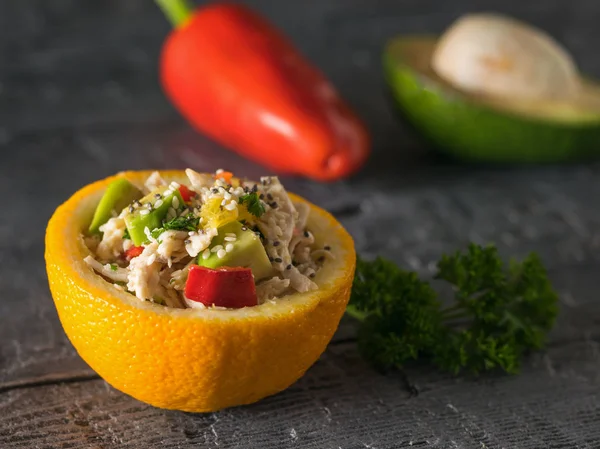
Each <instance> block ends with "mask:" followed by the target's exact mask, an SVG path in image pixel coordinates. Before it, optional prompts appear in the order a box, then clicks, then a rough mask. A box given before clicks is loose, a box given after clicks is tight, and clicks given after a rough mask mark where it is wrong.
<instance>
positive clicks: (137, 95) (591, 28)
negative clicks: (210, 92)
mask: <svg viewBox="0 0 600 449" xmlns="http://www.w3.org/2000/svg"><path fill="white" fill-rule="evenodd" d="M252 4H253V5H254V6H256V7H257V8H258V9H259V10H260V11H262V12H264V13H265V14H266V15H267V16H269V17H270V18H271V19H273V20H274V21H275V22H276V23H277V24H278V25H279V26H280V27H282V28H284V29H285V30H286V31H287V33H289V35H290V36H291V38H292V39H293V40H294V41H295V42H296V43H297V44H298V46H299V47H300V48H301V49H302V50H303V51H304V52H305V53H306V54H307V55H308V56H309V57H310V58H311V59H312V60H313V61H314V62H315V63H317V64H319V65H320V66H321V67H322V68H323V70H324V71H325V72H326V73H327V75H328V76H329V77H330V78H331V79H332V80H333V81H334V82H335V84H336V85H337V86H338V87H339V89H340V90H341V91H342V93H343V94H344V95H345V96H346V97H347V98H348V100H349V101H350V102H351V103H352V105H353V106H354V107H355V108H356V109H357V110H358V111H360V113H361V115H362V116H363V117H364V118H365V120H366V121H367V122H368V124H369V126H370V129H371V131H372V133H373V136H374V139H375V151H374V155H373V158H372V159H371V161H370V162H369V164H368V166H367V167H366V169H365V170H364V171H363V172H362V173H361V174H360V175H358V176H357V177H355V178H353V179H352V180H349V181H346V182H340V183H336V184H332V185H322V184H316V183H313V182H308V181H304V180H298V179H286V180H285V181H286V183H287V185H289V186H290V188H291V189H292V190H295V191H297V192H298V193H300V194H303V195H305V196H307V197H309V198H310V199H312V200H314V201H315V202H317V203H319V204H320V205H322V206H324V207H327V208H329V209H330V210H331V211H332V212H333V213H334V214H336V215H337V216H338V217H339V219H340V220H342V222H343V223H344V224H345V225H346V226H347V228H348V229H349V231H350V232H351V233H352V234H353V236H354V237H355V239H356V243H357V247H358V250H359V251H360V252H361V253H363V254H364V255H365V256H373V255H375V254H381V255H384V256H388V257H390V258H393V259H394V260H396V261H397V262H398V263H400V264H402V265H403V266H405V267H410V268H413V269H415V270H418V271H419V272H421V273H423V274H425V275H427V274H428V273H430V271H431V266H432V263H433V261H435V260H437V258H438V257H439V256H440V255H441V254H442V253H443V252H447V251H453V250H455V249H459V248H462V247H464V245H465V244H466V243H467V242H468V241H475V242H495V243H497V244H498V246H499V247H500V249H501V251H502V253H503V254H504V255H506V256H509V255H516V256H521V255H523V254H525V253H526V252H528V251H531V250H535V251H537V252H539V253H540V255H541V256H542V257H543V259H544V261H545V263H546V264H547V266H548V268H549V269H550V271H551V276H552V279H553V281H554V283H555V285H556V287H557V289H558V290H559V291H560V294H561V309H562V310H561V315H560V320H559V324H558V326H557V328H556V330H555V331H554V332H553V334H552V338H551V344H550V345H549V347H548V350H547V351H546V352H544V353H540V354H536V355H534V356H533V357H531V358H529V359H528V360H527V361H526V363H525V366H524V369H523V373H522V374H521V375H518V376H515V377H506V376H493V377H485V378H483V379H480V380H477V381H474V380H467V379H464V378H458V379H456V378H452V377H449V376H445V375H441V374H438V373H436V372H434V371H428V370H426V369H424V368H410V369H407V371H406V373H405V375H406V377H407V379H408V381H409V382H410V383H412V384H414V385H416V386H417V387H418V389H419V391H420V393H419V394H418V395H417V396H411V395H410V392H409V391H407V389H406V386H405V383H404V382H403V379H402V376H401V375H400V374H390V375H387V376H383V375H380V374H377V373H376V372H375V371H373V370H372V369H371V368H370V367H369V366H368V365H367V364H366V363H365V362H363V361H362V360H361V358H360V357H359V355H358V353H357V350H356V345H355V342H354V332H355V328H354V326H353V323H352V322H350V321H349V320H344V321H343V322H342V324H341V326H340V329H339V331H338V333H337V334H336V336H335V337H334V340H333V342H332V343H331V345H330V346H329V349H328V350H327V352H326V353H325V354H324V355H323V356H322V357H321V359H320V360H319V361H318V362H317V363H316V364H315V366H314V367H313V368H311V369H310V370H309V371H308V373H307V374H306V376H305V377H304V378H303V379H301V380H300V381H299V382H298V383H297V384H295V385H293V386H292V387H290V388H289V389H288V390H287V391H285V392H283V393H281V394H278V395H276V396H274V397H271V398H268V399H265V400H263V401H261V402H259V403H257V404H255V405H252V406H246V407H241V408H236V409H230V410H226V411H223V412H220V413H213V414H205V415H194V414H189V413H178V412H170V411H163V410H159V409H155V408H152V407H150V406H147V405H145V404H143V403H140V402H138V401H136V400H133V399H131V398H130V397H128V396H126V395H124V394H122V393H120V392H118V391H116V390H114V389H112V388H111V387H109V386H108V385H107V384H106V383H105V382H104V381H102V380H101V379H99V378H98V377H97V376H96V375H95V373H94V372H93V371H91V370H90V369H89V368H88V367H87V366H86V364H85V363H84V362H83V361H82V360H81V359H80V358H79V357H78V356H77V354H76V353H75V351H74V350H73V348H72V346H71V345H70V343H69V342H68V340H67V338H66V337H65V335H64V334H63V332H62V329H61V326H60V323H59V321H58V318H57V315H56V312H55V310H54V307H53V303H52V299H51V297H50V294H49V291H48V286H47V280H46V275H45V269H44V261H43V250H44V243H43V234H44V228H45V225H46V222H47V220H48V218H49V217H50V214H51V213H52V211H53V210H54V208H55V207H56V206H57V205H58V204H59V203H60V202H62V201H63V200H65V199H66V198H67V197H68V196H69V195H70V194H71V193H72V192H73V191H75V190H76V189H77V188H79V187H80V186H82V185H84V184H86V183H88V182H90V181H93V180H95V179H99V178H102V177H104V176H106V175H109V174H111V173H114V172H116V171H118V170H124V169H141V168H151V167H152V168H155V167H156V168H160V167H179V168H182V167H186V166H191V167H195V168H196V169H198V170H214V169H215V168H217V167H225V168H232V169H234V170H235V171H236V173H243V174H246V175H249V176H256V175H258V174H260V173H262V172H263V169H262V168H260V167H258V166H256V165H253V164H251V163H248V162H245V161H244V160H242V159H241V158H238V157H236V156H233V155H232V154H231V153H229V152H224V151H223V150H221V149H220V148H219V147H218V146H217V145H215V144H214V143H211V142H210V141H209V140H207V139H205V138H204V137H202V136H200V135H198V134H196V133H194V132H192V131H190V129H189V128H188V126H187V125H186V124H185V123H184V122H183V121H182V120H181V119H180V118H179V117H178V115H177V114H176V113H175V112H174V110H173V109H172V108H171V107H170V106H169V104H168V103H167V101H166V100H165V98H164V97H163V95H162V93H161V91H160V88H159V85H158V82H157V76H156V60H157V55H158V51H159V48H160V45H161V41H162V39H163V37H164V36H165V35H166V33H167V32H168V30H169V25H168V24H167V23H166V21H165V20H164V18H163V17H162V15H161V13H160V11H159V10H158V9H157V8H156V7H155V6H154V5H153V4H152V2H151V1H150V0H127V1H121V0H111V1H108V0H97V1H82V0H52V1H51V0H29V1H26V2H25V1H20V2H17V1H16V0H15V1H13V0H4V1H2V2H1V3H0V148H1V154H2V159H1V160H0V194H1V195H2V198H3V199H4V200H3V203H4V207H5V208H4V210H3V212H2V213H1V214H0V267H1V268H0V291H2V296H1V299H0V447H1V448H17V447H18V448H50V447H52V448H71V447H90V448H122V447H130V448H150V447H169V448H187V447H192V446H193V447H206V448H213V447H226V448H287V447H289V448H344V449H351V448H377V449H384V448H400V447H419V448H519V449H527V448H532V449H533V448H536V449H537V448H569V449H572V448H598V447H600V421H599V420H600V397H599V394H600V356H599V354H600V340H599V338H600V332H599V329H598V327H599V325H600V299H599V295H598V291H599V289H598V287H599V285H600V282H599V279H600V232H599V229H600V207H599V206H598V205H599V201H598V198H599V197H600V177H599V174H600V165H597V164H593V165H585V166H570V167H545V168H529V169H519V170H516V169H512V170H510V169H490V168H483V167H466V166H460V165H458V164H456V163H451V162H448V161H444V160H441V159H440V158H439V157H436V156H434V155H432V154H431V153H428V152H427V151H425V150H424V149H423V147H422V146H421V145H420V144H419V143H418V141H417V140H416V139H415V138H414V137H413V136H412V135H411V134H410V133H409V132H408V131H407V130H406V128H405V127H403V125H402V124H401V123H399V122H398V121H397V120H396V119H395V118H394V116H393V114H392V112H391V109H390V108H389V105H388V104H387V101H386V96H385V92H384V90H383V84H382V81H381V73H380V69H379V57H380V55H379V54H380V49H381V46H382V44H383V42H384V41H385V40H386V38H388V37H390V36H392V35H394V34H396V33H399V32H406V33H409V32H424V31H439V30H441V29H443V27H444V26H446V25H447V24H448V23H449V22H450V21H451V20H453V19H454V18H455V17H457V16H458V15H459V14H461V13H463V12H466V11H469V10H473V9H475V8H476V9H479V10H500V11H504V12H508V13H511V14H514V15H516V16H518V17H521V18H524V19H527V20H531V21H533V22H534V23H536V24H538V25H541V26H544V27H545V28H546V29H548V30H549V31H550V32H551V33H553V34H554V35H555V36H557V37H558V38H560V39H561V40H562V41H564V42H565V43H566V45H567V46H568V48H569V49H570V50H571V51H573V53H574V54H575V55H576V57H577V59H578V60H579V62H580V63H581V67H582V68H583V70H585V71H586V72H589V73H592V74H595V75H600V58H598V57H597V49H598V48H599V47H600V32H599V31H597V28H596V27H597V23H598V20H597V19H598V17H599V15H600V6H599V5H598V4H597V2H596V0H572V1H559V0H539V1H533V0H531V1H528V2H527V1H515V0H511V1H508V2H507V1H506V0H497V1H492V0H485V1H481V0H479V1H476V0H460V1H453V2H448V1H442V0H403V1H401V0H386V1H383V0H369V1H367V0H314V1H306V2H287V1H275V0H274V1H266V0H262V1H261V0H256V1H253V2H252ZM240 70H243V67H240Z"/></svg>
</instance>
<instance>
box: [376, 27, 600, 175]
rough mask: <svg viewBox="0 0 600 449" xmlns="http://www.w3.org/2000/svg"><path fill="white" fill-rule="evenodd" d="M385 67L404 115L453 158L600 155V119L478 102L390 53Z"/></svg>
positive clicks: (546, 159)
mask: <svg viewBox="0 0 600 449" xmlns="http://www.w3.org/2000/svg"><path fill="white" fill-rule="evenodd" d="M406 40H407V41H408V39H406ZM383 68H384V74H385V79H386V82H387V84H388V86H389V88H390V91H391V94H392V98H393V100H394V101H395V103H396V104H397V106H398V109H399V110H400V111H401V113H402V115H403V117H404V118H405V119H406V120H407V121H408V122H409V123H410V125H411V126H412V127H413V128H414V129H415V130H416V131H418V133H419V134H420V135H421V137H422V138H424V140H426V141H427V142H429V143H430V144H431V145H432V146H433V147H434V148H436V149H437V150H439V151H442V152H444V153H446V154H449V155H451V156H453V157H456V158H459V159H463V160H468V161H473V162H484V163H490V162H492V163H530V164H533V163H557V162H563V161H582V160H588V159H592V158H596V157H598V156H599V155H600V121H598V122H589V121H587V122H583V123H576V122H573V121H569V122H565V123H561V122H560V121H558V120H544V119H542V118H534V117H527V116H524V115H519V114H517V113H510V112H508V111H501V110H496V109H493V108H491V107H489V106H487V105H483V104H477V103H476V102H475V101H469V100H468V99H467V98H465V97H464V96H461V95H456V94H455V93H453V92H450V91H448V90H447V89H446V88H445V87H444V86H443V85H442V84H441V83H439V82H437V81H436V80H434V79H432V78H430V77H429V76H427V74H424V73H421V72H419V71H418V70H415V69H413V68H412V67H411V66H410V65H409V64H408V63H406V62H404V61H400V60H398V57H397V56H396V57H394V56H393V55H391V54H390V53H389V52H387V51H385V52H384V55H383Z"/></svg>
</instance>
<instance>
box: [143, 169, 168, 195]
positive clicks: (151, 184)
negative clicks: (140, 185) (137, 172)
mask: <svg viewBox="0 0 600 449" xmlns="http://www.w3.org/2000/svg"><path fill="white" fill-rule="evenodd" d="M166 185H167V181H165V180H164V179H163V178H162V176H160V173H159V172H157V171H155V172H152V174H151V175H150V176H148V179H147V180H146V182H145V183H144V186H145V187H146V188H147V189H148V190H149V191H152V190H155V189H158V188H159V187H161V186H166Z"/></svg>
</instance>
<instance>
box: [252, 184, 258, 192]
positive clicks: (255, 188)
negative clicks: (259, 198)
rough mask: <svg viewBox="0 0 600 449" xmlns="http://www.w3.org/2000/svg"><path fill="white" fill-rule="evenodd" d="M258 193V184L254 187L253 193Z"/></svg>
mask: <svg viewBox="0 0 600 449" xmlns="http://www.w3.org/2000/svg"><path fill="white" fill-rule="evenodd" d="M256 192H258V186H257V185H256V184H254V185H253V186H252V193H256Z"/></svg>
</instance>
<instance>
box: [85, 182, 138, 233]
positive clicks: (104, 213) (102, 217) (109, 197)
mask: <svg viewBox="0 0 600 449" xmlns="http://www.w3.org/2000/svg"><path fill="white" fill-rule="evenodd" d="M142 195H143V193H142V192H141V191H140V190H139V189H138V188H137V187H136V186H134V185H133V184H131V183H130V182H129V181H127V180H126V179H124V178H119V179H115V180H114V181H113V182H111V183H110V184H109V185H108V187H107V188H106V190H105V191H104V195H102V198H101V199H100V202H99V203H98V206H96V212H94V218H93V219H92V223H91V224H90V227H89V231H90V232H91V233H95V232H98V231H99V228H100V226H102V225H103V224H104V223H106V222H107V221H108V220H109V219H110V218H111V217H112V215H113V211H115V212H116V213H117V214H119V213H120V212H121V211H122V210H123V208H125V207H127V206H128V205H129V204H130V203H131V202H132V201H135V200H137V199H140V198H141V197H142Z"/></svg>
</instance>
